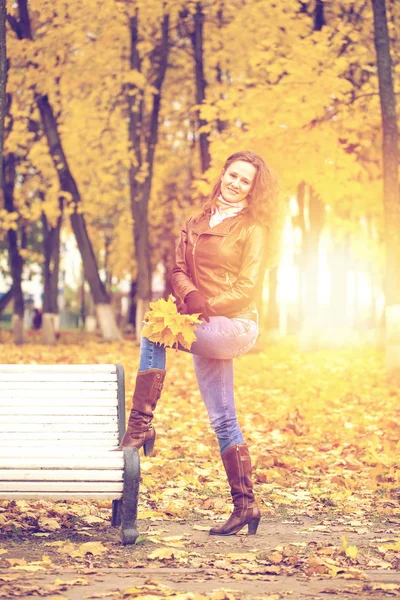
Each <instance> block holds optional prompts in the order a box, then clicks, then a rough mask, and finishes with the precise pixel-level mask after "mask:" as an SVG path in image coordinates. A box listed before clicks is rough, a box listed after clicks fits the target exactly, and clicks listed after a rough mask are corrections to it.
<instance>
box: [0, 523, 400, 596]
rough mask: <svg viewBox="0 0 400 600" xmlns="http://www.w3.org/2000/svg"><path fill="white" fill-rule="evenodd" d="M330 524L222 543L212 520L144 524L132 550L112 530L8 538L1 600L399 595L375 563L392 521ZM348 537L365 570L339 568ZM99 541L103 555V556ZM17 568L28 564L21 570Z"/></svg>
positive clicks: (349, 563)
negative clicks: (212, 531) (87, 548)
mask: <svg viewBox="0 0 400 600" xmlns="http://www.w3.org/2000/svg"><path fill="white" fill-rule="evenodd" d="M324 523H326V520H324V521H321V520H317V519H315V518H304V517H303V516H302V517H301V518H296V517H295V516H293V515H292V516H291V518H290V519H284V518H282V519H280V520H276V519H273V520H271V519H268V518H265V519H264V520H263V521H262V523H261V525H260V528H259V533H258V534H257V536H247V535H238V536H232V537H227V538H222V537H210V536H209V535H208V532H207V531H206V530H205V529H206V528H208V527H209V525H210V523H207V522H206V521H202V522H201V523H198V522H190V521H186V522H184V521H181V520H178V519H173V520H170V521H152V522H148V521H147V522H144V521H141V520H140V521H139V529H140V531H141V538H140V543H139V544H138V545H135V546H133V547H124V546H122V545H121V544H120V542H119V532H118V531H116V530H115V529H112V528H111V527H100V528H98V529H97V530H96V529H90V535H87V533H89V530H88V531H87V532H86V534H84V533H83V532H82V531H81V532H80V533H77V532H75V531H73V530H69V531H68V532H65V531H62V530H58V531H57V532H54V533H53V534H51V535H50V536H48V537H41V536H39V537H38V536H34V535H27V536H21V537H16V538H11V539H7V540H5V539H3V540H0V545H1V548H3V549H6V550H7V552H4V553H3V554H2V555H1V556H0V598H9V599H10V600H11V599H12V598H14V597H18V598H20V599H24V600H25V599H30V598H32V597H34V596H40V597H44V598H51V600H56V599H57V600H65V599H68V600H84V599H89V598H108V597H109V598H125V599H130V598H132V599H133V598H138V599H141V598H143V599H146V600H157V599H158V598H163V597H166V596H167V597H169V598H177V599H179V600H185V599H187V600H190V599H191V598H194V599H196V600H197V598H198V599H199V600H200V599H201V598H214V599H215V600H233V599H235V600H236V599H240V598H244V599H249V600H250V599H251V600H256V599H269V600H278V599H280V598H286V597H289V598H299V599H303V598H304V599H313V598H325V599H327V600H329V599H334V598H335V599H337V598H341V599H342V598H355V597H357V598H374V599H376V598H389V597H391V598H393V597H398V596H400V572H399V571H398V570H396V569H393V568H392V566H391V564H389V563H385V561H384V560H382V559H379V560H377V557H378V554H377V553H376V552H375V551H374V547H375V546H376V540H384V542H382V543H386V544H388V543H389V542H388V540H390V539H392V543H396V540H397V535H396V531H395V530H394V529H393V527H392V526H391V525H390V523H374V524H373V525H369V524H368V523H366V524H364V525H363V524H360V525H358V526H355V527H351V526H350V527H349V526H348V525H346V524H344V523H335V522H334V521H332V522H330V523H329V527H328V526H327V525H324ZM193 527H196V529H194V528H193ZM349 529H352V531H349ZM343 538H346V541H347V544H348V547H357V549H358V552H359V553H364V554H365V556H366V557H367V558H369V562H368V563H367V562H365V564H364V565H363V566H361V565H360V564H359V563H358V564H356V563H355V562H354V561H353V560H351V559H349V558H347V559H346V557H343V558H344V560H342V561H340V560H339V559H338V557H337V555H336V552H337V550H338V549H339V548H341V547H342V546H343ZM88 543H92V544H94V546H93V552H94V555H93V554H91V553H90V552H88V553H87V554H84V555H81V556H75V557H73V556H72V554H73V550H71V552H70V554H68V552H67V553H62V552H60V549H64V550H65V549H68V548H69V546H70V547H71V548H79V547H82V545H83V544H88ZM96 544H98V546H99V549H101V548H102V547H105V549H106V550H104V551H103V552H102V551H98V550H97V549H96ZM342 553H343V550H342ZM333 558H335V560H333ZM329 559H330V560H331V561H332V562H330V560H329ZM374 560H375V565H374ZM18 561H25V565H21V564H20V565H19V566H18ZM334 564H335V565H336V566H337V567H338V568H337V573H336V575H335V576H334V575H333V574H332V573H333V571H331V572H330V573H327V572H326V571H327V569H326V568H325V566H326V565H328V566H329V565H331V566H333V565H334ZM379 564H380V567H379V568H378V566H379ZM324 565H325V566H324ZM24 566H25V569H24V568H23V567H24ZM35 567H37V569H35ZM164 586H166V587H164ZM129 592H130V593H129ZM196 594H197V596H196Z"/></svg>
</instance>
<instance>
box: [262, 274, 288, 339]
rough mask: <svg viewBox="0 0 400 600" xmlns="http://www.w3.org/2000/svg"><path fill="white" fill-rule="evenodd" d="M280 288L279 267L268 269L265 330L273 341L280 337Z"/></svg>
mask: <svg viewBox="0 0 400 600" xmlns="http://www.w3.org/2000/svg"><path fill="white" fill-rule="evenodd" d="M277 290H278V267H274V268H273V269H270V270H269V271H268V312H267V315H266V319H265V331H266V334H267V338H268V340H269V341H271V342H275V341H276V340H277V339H279V334H280V333H279V308H278V301H277V297H276V293H277ZM285 333H286V332H285Z"/></svg>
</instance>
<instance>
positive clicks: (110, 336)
mask: <svg viewBox="0 0 400 600" xmlns="http://www.w3.org/2000/svg"><path fill="white" fill-rule="evenodd" d="M36 102H37V106H38V108H39V112H40V116H41V119H42V124H43V130H44V133H45V135H46V138H47V143H48V146H49V150H50V155H51V158H52V160H53V164H54V166H55V168H56V171H57V174H58V178H59V181H60V187H61V189H62V190H63V191H64V192H68V193H69V194H70V202H71V203H72V205H73V206H74V211H73V213H72V214H71V225H72V230H73V232H74V234H75V237H76V241H77V244H78V248H79V251H80V254H81V257H82V263H83V268H84V272H85V279H86V280H87V282H88V283H89V287H90V291H91V293H92V296H93V300H94V302H95V304H96V309H97V307H101V308H100V309H99V311H98V316H99V325H100V329H101V332H102V335H103V337H104V339H106V340H107V341H113V340H120V339H121V334H120V332H119V329H118V327H117V324H116V321H115V317H114V315H113V312H112V310H111V307H110V310H107V309H106V307H107V305H109V300H108V296H107V293H106V290H105V287H104V284H103V282H102V281H101V279H100V276H99V272H98V268H97V261H96V257H95V255H94V252H93V246H92V243H91V241H90V238H89V235H88V232H87V229H86V222H85V217H84V215H83V214H82V213H81V212H78V207H80V206H81V198H80V194H79V191H78V188H77V185H76V183H75V180H74V178H73V176H72V173H71V171H70V169H69V166H68V163H67V159H66V157H65V154H64V150H63V147H62V144H61V139H60V136H59V133H58V127H57V122H56V119H55V116H54V113H53V110H52V107H51V105H50V103H49V100H48V98H47V96H40V95H37V96H36Z"/></svg>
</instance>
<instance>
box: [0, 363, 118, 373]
mask: <svg viewBox="0 0 400 600" xmlns="http://www.w3.org/2000/svg"><path fill="white" fill-rule="evenodd" d="M18 371H21V372H22V373H26V372H28V371H35V372H40V371H44V372H46V373H48V372H51V371H61V372H65V371H67V372H68V373H72V372H74V371H77V372H84V373H89V372H90V371H95V372H104V373H116V372H117V367H116V365H113V364H99V365H93V364H90V365H82V364H77V365H71V364H68V365H64V364H49V365H46V364H40V365H39V364H35V365H31V364H21V363H19V364H15V363H9V364H5V363H3V364H2V365H0V372H5V373H8V372H18Z"/></svg>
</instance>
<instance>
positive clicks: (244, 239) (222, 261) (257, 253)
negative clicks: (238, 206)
mask: <svg viewBox="0 0 400 600" xmlns="http://www.w3.org/2000/svg"><path fill="white" fill-rule="evenodd" d="M265 236H266V230H265V228H264V227H262V226H261V225H258V224H256V223H254V222H253V220H252V219H251V218H250V216H249V215H248V214H246V213H244V214H239V215H237V216H236V217H229V218H228V219H225V220H224V221H222V223H219V224H218V225H216V226H215V227H213V228H212V229H211V228H210V226H209V217H208V216H203V217H201V219H200V220H198V221H197V222H193V217H192V218H190V219H189V220H188V222H187V223H186V226H185V228H184V229H182V231H181V239H180V242H179V245H178V247H177V251H176V263H175V266H174V268H173V270H172V286H173V289H174V292H175V295H176V296H177V298H178V300H179V301H180V302H183V301H184V299H185V296H186V295H187V294H188V293H189V292H192V291H195V290H197V291H199V292H200V293H201V294H202V295H203V296H204V297H205V298H206V299H207V300H208V302H209V304H210V306H211V311H210V315H223V316H225V317H240V316H242V317H249V318H251V317H253V318H254V316H255V315H256V314H257V311H256V304H255V299H256V296H257V289H258V286H259V285H260V283H261V281H260V279H261V277H262V276H263V274H264V269H265V264H266V261H265V258H266V257H265V239H266V238H265Z"/></svg>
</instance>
